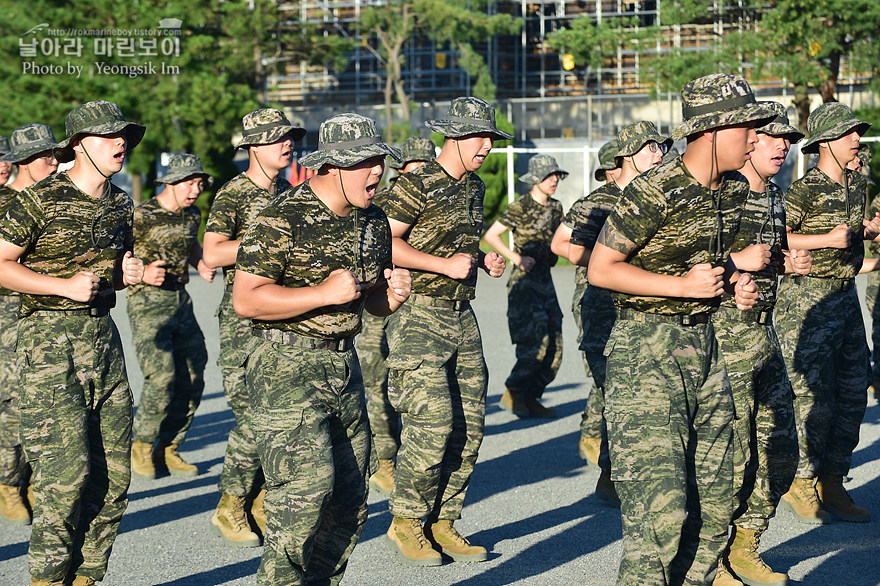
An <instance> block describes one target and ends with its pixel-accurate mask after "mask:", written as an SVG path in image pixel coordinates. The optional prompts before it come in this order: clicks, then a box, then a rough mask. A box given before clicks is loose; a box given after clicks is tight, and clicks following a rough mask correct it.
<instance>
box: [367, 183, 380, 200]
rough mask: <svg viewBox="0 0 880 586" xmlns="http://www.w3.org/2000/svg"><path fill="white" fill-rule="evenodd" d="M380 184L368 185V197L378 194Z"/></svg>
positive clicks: (371, 197)
mask: <svg viewBox="0 0 880 586" xmlns="http://www.w3.org/2000/svg"><path fill="white" fill-rule="evenodd" d="M378 186H379V184H378V183H373V184H371V185H367V199H373V197H375V196H376V188H377V187H378Z"/></svg>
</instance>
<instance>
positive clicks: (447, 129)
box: [425, 120, 513, 140]
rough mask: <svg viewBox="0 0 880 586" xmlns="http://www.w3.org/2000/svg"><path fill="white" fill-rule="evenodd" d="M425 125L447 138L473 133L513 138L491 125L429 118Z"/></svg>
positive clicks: (500, 138)
mask: <svg viewBox="0 0 880 586" xmlns="http://www.w3.org/2000/svg"><path fill="white" fill-rule="evenodd" d="M425 126H427V127H428V128H430V129H431V130H433V131H434V132H436V133H438V134H442V135H443V136H445V137H447V138H461V137H463V136H470V135H472V134H491V135H492V136H494V137H496V138H498V139H499V140H513V135H512V134H508V133H507V132H504V131H503V130H498V129H497V128H495V127H491V126H480V125H478V124H466V123H464V122H450V121H448V120H428V121H427V122H425Z"/></svg>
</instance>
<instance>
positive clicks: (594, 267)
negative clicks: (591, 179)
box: [588, 224, 724, 299]
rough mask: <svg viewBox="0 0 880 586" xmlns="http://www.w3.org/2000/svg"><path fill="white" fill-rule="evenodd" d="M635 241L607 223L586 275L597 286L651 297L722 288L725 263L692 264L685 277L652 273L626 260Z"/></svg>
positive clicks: (705, 293)
mask: <svg viewBox="0 0 880 586" xmlns="http://www.w3.org/2000/svg"><path fill="white" fill-rule="evenodd" d="M634 250H635V245H634V244H633V243H632V242H630V241H629V240H627V239H626V238H623V237H622V236H620V235H618V234H616V233H614V231H613V230H611V229H609V227H608V224H605V226H604V227H603V228H602V231H601V232H599V239H598V241H597V242H596V246H595V247H594V248H593V253H592V255H591V257H590V268H589V274H588V276H589V279H590V283H591V284H593V285H596V286H597V287H603V288H605V289H611V290H612V291H619V292H621V293H628V294H630V295H645V296H650V297H694V298H701V299H703V298H712V297H717V296H718V295H721V293H722V292H723V290H724V289H723V287H724V281H723V278H722V277H723V275H724V267H713V266H712V265H710V264H708V263H703V264H698V265H694V267H692V268H691V270H690V271H688V274H687V275H685V276H684V277H676V276H673V275H661V274H658V273H652V272H650V271H646V270H644V269H642V268H639V267H637V266H635V265H632V264H630V263H629V262H627V259H628V258H629V255H630V254H631V253H632V252H633V251H634Z"/></svg>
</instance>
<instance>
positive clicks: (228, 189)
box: [214, 172, 252, 199]
mask: <svg viewBox="0 0 880 586" xmlns="http://www.w3.org/2000/svg"><path fill="white" fill-rule="evenodd" d="M248 184H252V183H251V181H250V179H248V177H247V175H245V173H244V172H241V173H239V174H238V175H236V176H235V177H233V178H232V179H230V180H229V181H227V182H226V183H224V184H223V186H222V187H220V189H218V190H217V194H216V195H215V196H214V198H215V199H216V198H218V197H223V196H226V195H235V194H238V193H241V192H243V191H244V190H245V188H246V187H247V185H248Z"/></svg>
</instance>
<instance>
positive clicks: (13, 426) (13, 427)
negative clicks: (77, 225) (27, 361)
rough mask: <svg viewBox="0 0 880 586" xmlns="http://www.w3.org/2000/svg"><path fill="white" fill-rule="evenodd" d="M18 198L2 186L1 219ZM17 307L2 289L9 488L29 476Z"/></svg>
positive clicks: (0, 425) (0, 463) (4, 452)
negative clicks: (20, 405) (17, 348)
mask: <svg viewBox="0 0 880 586" xmlns="http://www.w3.org/2000/svg"><path fill="white" fill-rule="evenodd" d="M17 195H18V192H17V191H15V190H14V189H12V188H11V187H9V185H4V186H2V187H0V218H2V217H3V216H5V215H6V210H8V209H9V206H10V205H11V204H12V202H13V201H14V200H15V198H16V196H17ZM18 305H19V300H18V294H17V293H16V292H15V291H11V290H9V289H5V288H2V287H0V484H4V485H6V486H19V485H20V484H22V482H26V481H27V476H28V473H29V467H28V464H27V461H26V460H25V458H24V452H23V451H22V449H21V440H20V439H19V435H18V428H19V422H20V419H21V415H20V413H19V409H18V377H19V366H20V365H19V363H18V358H17V356H16V354H15V341H16V339H17V337H18V334H17V332H18V326H17V325H16V324H17V323H18Z"/></svg>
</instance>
